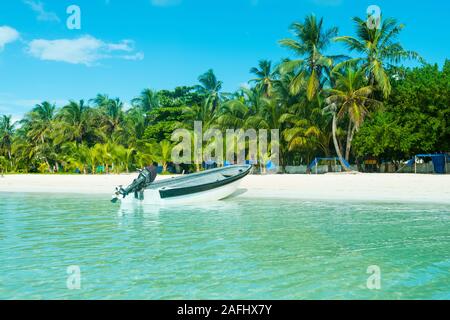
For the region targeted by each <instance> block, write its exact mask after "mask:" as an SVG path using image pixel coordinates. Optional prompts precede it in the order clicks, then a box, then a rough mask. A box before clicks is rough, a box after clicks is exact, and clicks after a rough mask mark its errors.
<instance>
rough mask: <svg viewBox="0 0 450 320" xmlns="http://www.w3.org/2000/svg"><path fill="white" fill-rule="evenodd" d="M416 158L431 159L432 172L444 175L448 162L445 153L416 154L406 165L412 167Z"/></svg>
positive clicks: (449, 159) (448, 158)
mask: <svg viewBox="0 0 450 320" xmlns="http://www.w3.org/2000/svg"><path fill="white" fill-rule="evenodd" d="M418 158H431V161H432V162H433V169H434V172H435V173H439V174H444V173H446V172H445V171H446V165H447V162H449V161H450V156H449V155H448V154H445V153H434V154H416V155H415V156H414V157H413V158H412V159H410V160H408V162H407V163H406V165H407V166H410V167H412V166H413V165H415V164H416V159H418ZM415 171H416V170H415Z"/></svg>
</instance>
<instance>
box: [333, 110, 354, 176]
mask: <svg viewBox="0 0 450 320" xmlns="http://www.w3.org/2000/svg"><path fill="white" fill-rule="evenodd" d="M332 130H333V143H334V149H335V150H336V154H337V156H338V158H339V162H340V163H341V166H342V168H344V170H345V171H350V170H349V169H348V168H347V166H346V165H345V164H344V162H343V161H342V159H343V158H342V153H341V149H340V148H339V143H338V140H337V138H336V131H337V119H336V112H333V125H332Z"/></svg>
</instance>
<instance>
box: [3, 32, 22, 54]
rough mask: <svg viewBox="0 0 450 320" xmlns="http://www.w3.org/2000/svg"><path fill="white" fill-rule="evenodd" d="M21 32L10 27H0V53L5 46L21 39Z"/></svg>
mask: <svg viewBox="0 0 450 320" xmlns="http://www.w3.org/2000/svg"><path fill="white" fill-rule="evenodd" d="M19 35H20V34H19V32H18V31H17V30H16V29H14V28H11V27H8V26H1V27H0V51H2V50H3V48H4V47H5V45H7V44H8V43H11V42H14V41H16V40H17V39H19Z"/></svg>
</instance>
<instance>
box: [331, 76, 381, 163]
mask: <svg viewBox="0 0 450 320" xmlns="http://www.w3.org/2000/svg"><path fill="white" fill-rule="evenodd" d="M373 91H374V87H373V86H371V85H367V84H366V81H365V78H364V71H363V70H354V69H353V68H347V69H346V70H345V72H344V73H340V74H337V77H336V87H335V88H333V89H328V90H327V92H328V93H329V94H330V95H329V97H328V98H327V99H326V102H327V103H328V104H329V105H332V104H334V105H335V106H336V107H337V109H336V110H335V111H336V114H335V115H333V116H335V117H337V119H334V121H336V120H341V119H343V118H344V117H345V116H348V119H349V123H348V129H347V143H346V151H345V159H346V160H347V161H348V160H349V157H350V149H351V144H352V140H353V136H354V134H355V132H356V131H357V130H358V129H359V127H360V126H361V124H362V123H363V121H364V119H365V117H366V116H367V114H368V113H369V108H371V107H379V106H381V104H382V103H381V102H380V101H377V100H375V99H372V98H370V96H371V94H372V92H373ZM334 125H335V123H334ZM334 125H333V126H334ZM333 130H334V132H336V130H335V128H334V129H333ZM336 151H338V150H336Z"/></svg>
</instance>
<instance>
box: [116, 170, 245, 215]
mask: <svg viewBox="0 0 450 320" xmlns="http://www.w3.org/2000/svg"><path fill="white" fill-rule="evenodd" d="M250 169H251V166H248V165H246V166H230V167H226V168H217V169H211V170H207V171H203V172H199V173H194V174H191V175H186V176H179V177H173V178H168V179H163V180H160V181H158V182H155V183H151V184H149V185H147V187H146V188H145V189H144V190H143V191H141V192H139V193H137V194H135V193H134V192H133V193H130V194H128V195H127V196H126V197H125V198H122V199H120V201H121V204H122V207H128V206H134V205H171V204H175V205H176V204H193V203H203V204H204V203H209V202H211V201H216V200H221V199H224V198H227V197H229V196H230V195H232V194H233V193H234V192H235V191H236V189H237V188H238V187H239V184H240V182H241V180H242V179H243V178H244V177H245V176H246V175H247V174H248V173H249V172H250Z"/></svg>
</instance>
